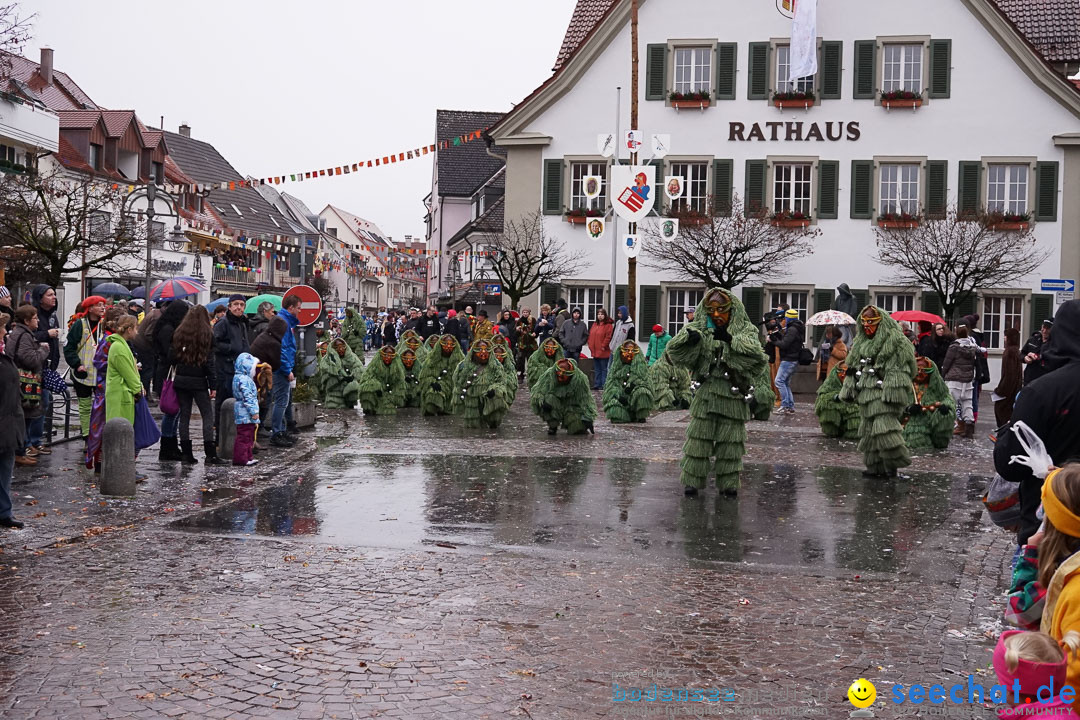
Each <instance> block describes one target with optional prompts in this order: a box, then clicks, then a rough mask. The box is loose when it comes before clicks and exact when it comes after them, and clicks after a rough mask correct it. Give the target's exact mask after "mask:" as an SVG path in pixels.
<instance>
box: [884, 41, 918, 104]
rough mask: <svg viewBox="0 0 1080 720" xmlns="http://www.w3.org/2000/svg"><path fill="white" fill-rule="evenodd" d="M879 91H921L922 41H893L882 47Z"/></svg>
mask: <svg viewBox="0 0 1080 720" xmlns="http://www.w3.org/2000/svg"><path fill="white" fill-rule="evenodd" d="M881 60H882V62H881V68H882V77H881V92H883V93H886V92H894V91H897V90H906V91H908V92H913V93H917V94H920V95H921V94H922V91H923V67H922V66H923V45H922V43H895V44H888V45H885V46H884V47H883V48H882V53H881Z"/></svg>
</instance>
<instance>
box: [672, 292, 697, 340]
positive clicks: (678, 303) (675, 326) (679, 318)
mask: <svg viewBox="0 0 1080 720" xmlns="http://www.w3.org/2000/svg"><path fill="white" fill-rule="evenodd" d="M703 297H705V291H704V290H694V289H685V288H671V289H670V290H668V312H667V316H668V322H667V331H668V332H669V333H671V336H672V337H674V336H675V334H676V333H678V332H679V331H680V330H682V329H683V326H684V325H686V310H687V308H689V309H691V310H693V309H694V308H696V307H697V305H698V303H699V302H701V299H702V298H703Z"/></svg>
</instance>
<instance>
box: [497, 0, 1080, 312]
mask: <svg viewBox="0 0 1080 720" xmlns="http://www.w3.org/2000/svg"><path fill="white" fill-rule="evenodd" d="M790 28H791V21H790V20H789V19H786V18H784V17H782V16H781V15H780V14H779V13H778V12H777V11H776V9H775V8H774V5H773V3H771V2H753V3H747V2H744V1H743V0H722V1H718V0H665V2H646V3H643V4H642V6H641V10H640V27H639V41H640V46H639V50H640V56H641V60H642V62H641V71H640V73H641V74H640V78H639V79H640V84H641V100H640V102H639V114H640V122H639V126H640V127H639V128H638V129H640V130H641V131H643V132H644V133H645V135H646V137H647V136H648V134H650V133H670V135H671V154H672V155H673V156H684V155H690V156H702V157H703V159H704V158H706V157H707V158H712V157H716V158H732V159H733V160H734V181H733V187H734V189H735V192H736V193H738V194H739V195H740V196H742V195H743V193H744V187H745V178H744V173H745V162H746V160H748V159H766V158H768V157H771V156H807V157H816V158H820V159H822V160H836V161H839V164H840V188H839V193H838V199H839V209H838V219H836V220H820V221H819V222H818V227H819V228H820V229H821V230H822V235H821V236H820V237H819V238H818V239H817V240H816V241H815V251H814V254H813V255H812V256H810V257H808V258H804V259H802V260H799V261H798V262H797V264H795V265H793V267H792V268H791V271H790V274H789V276H788V277H786V278H784V279H783V280H782V281H781V282H785V283H789V284H799V285H806V286H808V287H811V288H812V287H818V288H832V287H835V286H836V285H837V284H839V283H842V282H846V283H848V284H849V285H850V286H851V287H853V288H867V287H870V286H874V285H887V284H889V280H890V273H889V271H888V270H885V269H883V268H882V267H880V266H878V264H877V263H876V262H875V261H874V259H873V257H874V252H875V246H874V233H873V228H874V225H873V224H872V222H871V221H870V220H854V219H851V218H850V190H851V188H850V185H851V161H852V160H869V159H873V158H874V157H876V156H889V155H892V156H920V157H925V158H927V159H929V160H947V161H948V187H949V197H950V202H954V201H955V198H956V188H957V183H958V162H959V161H965V160H979V159H981V158H984V157H988V156H1019V157H1034V158H1037V159H1038V160H1040V161H1048V160H1056V161H1061V160H1063V152H1062V150H1061V149H1060V148H1058V147H1055V145H1054V143H1053V140H1052V137H1053V135H1055V134H1059V133H1065V132H1075V131H1076V130H1077V129H1078V128H1080V121H1078V119H1077V117H1076V116H1074V115H1073V114H1072V113H1070V112H1069V111H1068V110H1067V109H1065V108H1064V107H1063V106H1062V105H1060V104H1059V103H1058V102H1057V101H1056V100H1054V99H1053V98H1051V97H1050V96H1049V95H1048V94H1047V93H1046V92H1045V91H1044V90H1042V89H1040V88H1039V87H1037V86H1036V85H1035V84H1034V82H1033V81H1032V80H1031V79H1030V78H1029V77H1028V76H1027V75H1026V74H1025V73H1024V72H1023V71H1022V70H1021V68H1020V67H1019V66H1018V65H1017V63H1016V62H1015V61H1014V60H1013V59H1012V58H1011V57H1010V56H1009V55H1008V54H1007V52H1006V51H1005V50H1004V49H1003V48H1002V47H1001V46H1000V45H999V44H998V42H997V40H996V39H995V38H993V37H992V36H991V35H990V33H989V32H988V31H987V30H986V29H985V28H984V27H983V26H982V25H981V24H980V22H979V21H978V20H977V19H976V18H975V17H974V16H973V15H972V14H971V13H970V12H969V11H968V10H967V9H966V7H965V6H964V4H963V3H961V2H950V3H941V2H937V1H935V0H910V2H907V3H905V4H904V6H903V8H902V11H900V12H893V11H886V8H885V7H884V6H878V4H876V3H875V4H874V7H873V9H871V8H869V7H868V5H867V3H866V2H865V0H831V1H830V2H829V3H822V4H821V6H820V8H819V12H818V28H817V29H818V36H819V38H821V39H823V40H842V41H843V71H842V77H841V88H842V99H840V100H823V101H821V102H820V104H819V105H818V106H816V107H812V108H810V110H809V111H804V110H798V111H790V110H789V111H783V112H781V111H780V110H778V109H776V108H775V107H773V106H772V105H771V104H770V103H769V102H767V101H765V100H748V99H747V97H746V96H747V79H748V72H747V66H748V44H749V43H750V42H759V41H768V40H769V39H770V38H786V37H787V36H788V35H789V34H790ZM879 35H889V36H899V35H918V36H930V37H932V38H935V39H937V38H947V39H951V40H952V78H951V97H950V98H947V99H932V100H929V101H928V102H926V104H924V106H923V107H922V108H919V109H918V110H916V111H911V110H904V111H901V110H895V109H894V110H891V111H886V109H885V108H883V107H881V106H879V105H877V104H875V102H874V101H872V100H862V99H860V100H856V99H853V98H852V91H853V71H854V42H855V41H856V40H868V39H873V38H875V37H878V36H879ZM677 38H682V39H695V40H696V39H701V40H705V41H707V42H708V43H711V44H715V43H716V42H737V43H738V72H737V76H736V99H735V100H719V101H717V100H715V99H714V100H713V103H712V107H710V108H708V109H706V110H705V111H703V112H702V111H700V110H694V111H686V110H683V111H679V112H677V111H676V110H674V109H673V108H671V107H669V106H667V104H666V103H665V102H661V101H646V100H644V97H645V80H646V72H645V57H646V53H645V50H646V46H647V45H648V44H650V43H666V42H668V41H669V40H674V39H677ZM927 61H928V58H927V57H926V55H925V54H924V62H927ZM770 62H771V63H774V62H775V59H774V57H773V56H770ZM670 64H671V58H670V55H669V60H668V65H669V74H670ZM880 70H881V65H880V62H879V63H878V74H879V77H880ZM714 72H715V69H714ZM616 86H622V88H623V93H622V108H621V113H622V117H621V123H620V124H621V127H622V129H623V130H625V129H627V126H628V118H629V88H630V29H629V26H628V25H627V26H626V27H624V28H623V29H622V30H621V31H620V32H619V34H618V36H617V38H616V39H615V40H614V41H613V42H612V43H611V44H609V45H608V47H607V48H606V49H604V50H603V51H602V53H601V54H600V55H599V57H598V58H597V59H596V61H595V63H594V64H593V65H592V66H591V67H590V68H589V69H588V70H587V71H586V72H585V74H584V75H583V76H582V77H581V78H580V80H579V81H578V82H577V84H576V85H575V86H574V87H573V88H572V89H571V90H569V91H568V92H567V93H566V94H565V95H564V96H563V97H561V98H560V99H558V100H557V101H556V102H555V103H554V104H553V105H552V106H551V107H549V108H548V109H547V110H546V111H544V112H543V114H542V115H540V116H539V117H537V118H535V119H534V120H532V121H531V122H529V123H528V124H527V125H526V126H524V127H523V128H521V130H522V131H523V132H533V133H539V134H542V135H548V136H551V138H552V140H551V143H550V145H548V146H547V147H544V148H543V151H542V153H543V157H544V158H545V159H549V158H564V157H568V156H596V152H597V150H596V136H597V134H599V133H602V132H612V131H614V129H615V117H614V115H615V113H614V108H615V97H616V95H615V88H616ZM876 86H879V84H876ZM731 121H737V122H741V123H744V124H745V126H746V128H747V130H749V128H750V127H751V125H752V124H753V123H755V122H757V123H761V124H762V127H763V128H764V127H765V126H764V123H766V122H769V121H801V122H803V123H804V133H805V131H806V130H807V129H808V128H809V124H810V123H813V122H816V123H818V124H819V125H820V127H821V128H822V131H824V128H825V125H824V123H826V122H843V123H844V124H845V125H846V124H847V123H850V122H857V123H859V130H860V136H859V139H858V140H855V141H852V140H848V139H843V140H841V141H838V142H829V141H822V142H817V141H802V142H796V141H786V140H784V139H778V140H777V141H769V140H766V141H765V142H760V141H743V142H739V141H731V140H729V122H731ZM768 137H769V135H768V133H767V132H766V138H768ZM782 137H783V133H781V138H782ZM531 150H532V148H529V147H509V148H508V151H509V156H510V161H509V163H508V190H507V197H508V201H507V205H508V209H510V208H517V209H519V210H520V209H521V208H522V207H523V204H522V198H521V197H520V195H519V194H517V193H515V189H514V187H513V180H514V174H515V169H514V165H515V156H519V157H521V159H522V160H527V157H528V154H529V153H530V152H531ZM525 165H526V167H528V168H530V169H531V173H530V181H529V182H528V183H527V185H528V187H530V189H531V191H532V192H533V194H534V195H535V199H534V200H533V202H532V203H531V207H533V208H536V207H539V205H540V200H541V199H540V197H539V194H538V191H539V188H540V184H541V183H540V179H539V178H534V177H532V175H535V172H536V167H535V164H533V163H528V162H526V163H525ZM541 165H542V164H541ZM1059 172H1060V171H1059ZM662 174H663V173H662V171H661V172H658V175H662ZM924 177H925V176H924ZM563 182H564V186H566V184H567V183H568V182H569V181H568V179H566V178H565V177H564V181H563ZM533 183H535V184H533ZM983 183H984V185H985V173H983ZM1059 188H1060V175H1059ZM654 192H655V193H656V194H657V195H660V194H661V193H662V188H660V187H657V188H655V189H654ZM1059 192H1060V190H1059ZM876 193H877V189H876V188H875V189H874V194H875V196H876ZM526 200H527V198H526ZM815 201H816V190H815ZM874 204H875V206H876V205H877V203H876V202H875V203H874ZM1067 204H1068V200H1067V199H1063V198H1061V197H1059V202H1058V222H1041V223H1039V224H1038V225H1037V230H1036V233H1035V234H1036V237H1037V238H1038V246H1039V247H1040V248H1045V249H1047V250H1049V251H1050V255H1049V257H1048V258H1047V260H1046V262H1045V263H1044V264H1043V266H1042V267H1041V268H1040V269H1039V271H1038V272H1035V273H1032V275H1031V276H1030V277H1027V278H1024V279H1023V280H1022V281H1020V282H1018V283H1017V286H1018V287H1019V288H1034V289H1036V290H1037V289H1038V281H1039V278H1040V277H1057V273H1058V269H1059V255H1060V247H1061V243H1062V236H1061V222H1060V218H1061V213H1062V211H1063V208H1064V206H1066V205H1067ZM525 206H528V205H527V204H526V205H525ZM545 222H546V229H547V232H549V233H553V234H556V235H558V236H559V237H561V238H564V239H565V240H566V241H567V242H568V244H569V245H570V246H571V247H575V248H584V249H585V250H586V251H587V253H588V255H587V258H586V259H585V261H584V262H582V263H581V265H580V267H581V271H580V273H579V274H577V275H575V276H574V277H573V278H568V281H569V282H571V283H572V282H577V281H582V280H590V281H597V282H595V283H593V284H604V285H606V284H607V279H608V276H609V268H610V258H611V249H610V248H611V246H610V244H609V243H610V241H611V238H612V236H613V233H612V230H611V229H610V228H609V230H608V234H607V235H606V236H605V238H604V240H602V241H599V242H593V241H591V240H589V239H588V238H587V236H586V234H585V231H584V229H583V227H582V226H571V225H569V224H568V223H566V222H565V221H564V220H563V219H562V218H561V217H559V216H546V218H545ZM619 226H620V230H623V231H625V229H626V224H625V222H622V221H620V223H619ZM1072 242H1075V239H1073V240H1072ZM646 261H647V258H646V257H645V256H644V255H642V256H640V257H639V262H638V283H639V284H640V285H647V284H664V283H666V282H667V281H668V280H669V279H670V278H669V277H667V276H664V275H661V274H659V273H657V272H656V271H653V270H651V269H650V268H648V267H646V266H645V264H644V263H645V262H646ZM617 267H618V282H619V283H620V284H621V283H625V282H626V258H625V256H624V255H623V254H622V253H621V252H620V253H619V255H618V261H617ZM753 284H755V285H760V284H761V283H760V282H754V283H753ZM766 302H767V299H766ZM662 306H663V304H662ZM639 312H640V308H639ZM1024 329H1025V330H1027V318H1026V317H1025V325H1024Z"/></svg>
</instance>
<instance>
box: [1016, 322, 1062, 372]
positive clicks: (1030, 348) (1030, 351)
mask: <svg viewBox="0 0 1080 720" xmlns="http://www.w3.org/2000/svg"><path fill="white" fill-rule="evenodd" d="M1053 330H1054V321H1053V320H1043V321H1042V327H1040V328H1039V330H1038V331H1037V332H1035V333H1032V335H1031V337H1030V338H1028V341H1027V342H1026V343H1024V347H1022V348H1021V349H1020V357H1021V359H1022V360H1023V362H1024V365H1026V366H1027V367H1025V368H1024V384H1025V385H1027V384H1028V383H1030V382H1034V381H1035V380H1037V379H1038V378H1040V377H1042V376H1043V375H1045V374H1046V370H1045V369H1044V368H1043V364H1042V349H1043V346H1045V345H1047V343H1049V342H1050V334H1051V333H1052V332H1053Z"/></svg>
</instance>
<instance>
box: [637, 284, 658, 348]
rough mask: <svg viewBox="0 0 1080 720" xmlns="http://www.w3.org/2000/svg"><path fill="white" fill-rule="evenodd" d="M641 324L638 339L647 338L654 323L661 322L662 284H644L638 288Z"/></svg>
mask: <svg viewBox="0 0 1080 720" xmlns="http://www.w3.org/2000/svg"><path fill="white" fill-rule="evenodd" d="M638 309H639V310H640V312H639V313H638V317H639V320H640V322H639V324H638V327H639V328H640V329H639V330H638V340H646V339H647V338H648V337H649V335H651V334H652V328H653V325H662V324H663V323H662V322H660V320H661V317H660V286H659V285H642V286H640V287H639V288H638Z"/></svg>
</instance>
